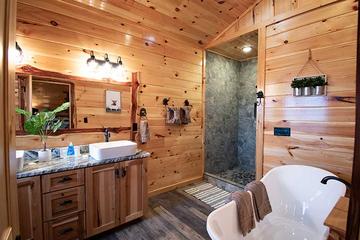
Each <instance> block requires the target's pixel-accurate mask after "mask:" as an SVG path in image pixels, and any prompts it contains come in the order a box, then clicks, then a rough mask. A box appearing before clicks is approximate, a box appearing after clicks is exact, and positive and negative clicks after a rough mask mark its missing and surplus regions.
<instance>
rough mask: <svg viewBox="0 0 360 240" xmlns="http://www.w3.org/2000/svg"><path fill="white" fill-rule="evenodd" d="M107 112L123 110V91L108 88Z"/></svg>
mask: <svg viewBox="0 0 360 240" xmlns="http://www.w3.org/2000/svg"><path fill="white" fill-rule="evenodd" d="M105 98H106V112H118V113H120V112H121V92H117V91H110V90H106V92H105Z"/></svg>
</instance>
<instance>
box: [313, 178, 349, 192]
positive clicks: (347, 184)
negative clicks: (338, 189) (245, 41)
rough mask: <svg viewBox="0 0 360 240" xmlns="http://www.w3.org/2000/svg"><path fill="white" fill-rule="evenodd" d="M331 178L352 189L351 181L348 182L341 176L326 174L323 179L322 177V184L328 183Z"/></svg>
mask: <svg viewBox="0 0 360 240" xmlns="http://www.w3.org/2000/svg"><path fill="white" fill-rule="evenodd" d="M329 180H335V181H339V182H341V183H343V184H345V186H346V187H347V188H349V189H351V184H350V183H349V182H347V181H345V180H344V179H341V178H339V177H335V176H326V177H324V178H323V179H321V181H320V182H321V183H322V184H327V182H328V181H329Z"/></svg>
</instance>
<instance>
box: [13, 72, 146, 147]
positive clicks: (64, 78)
mask: <svg viewBox="0 0 360 240" xmlns="http://www.w3.org/2000/svg"><path fill="white" fill-rule="evenodd" d="M16 74H18V75H22V76H26V75H27V76H28V75H31V76H34V77H36V78H40V79H54V80H56V81H57V82H64V83H71V84H72V85H73V87H72V89H73V90H72V91H74V85H75V84H74V81H75V82H76V81H95V80H91V79H90V78H85V77H78V76H73V75H67V74H62V73H58V72H52V71H46V70H42V69H38V68H36V67H33V66H31V65H21V66H18V67H17V68H16ZM131 77H132V79H131V82H115V81H111V80H107V82H106V83H112V84H118V85H122V86H128V87H129V88H130V90H131V106H130V109H131V112H130V122H131V126H133V125H134V123H136V120H137V118H136V112H137V94H138V88H139V85H140V84H139V73H138V72H134V73H132V75H131ZM97 81H98V80H97ZM104 81H105V80H104ZM71 95H72V100H71V106H72V114H73V116H75V115H74V113H73V111H74V110H75V108H76V106H75V102H74V101H73V99H74V96H75V94H74V93H71ZM71 122H72V125H73V119H71ZM131 126H124V127H123V126H120V127H116V128H114V127H112V128H107V129H108V130H109V131H110V132H113V133H119V132H122V131H131V133H130V139H131V140H135V134H136V132H137V129H134V128H132V127H131ZM103 131H104V128H71V129H62V130H58V131H57V132H56V133H54V134H53V136H59V135H62V134H68V133H89V132H103ZM16 135H17V136H21V135H28V134H26V132H25V131H24V130H20V131H16Z"/></svg>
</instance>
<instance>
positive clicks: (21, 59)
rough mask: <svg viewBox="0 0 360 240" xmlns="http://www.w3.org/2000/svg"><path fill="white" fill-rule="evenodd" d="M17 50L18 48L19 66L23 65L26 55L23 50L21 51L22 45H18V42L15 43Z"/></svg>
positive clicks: (17, 61) (17, 59) (17, 60)
mask: <svg viewBox="0 0 360 240" xmlns="http://www.w3.org/2000/svg"><path fill="white" fill-rule="evenodd" d="M15 48H16V56H15V57H16V63H17V64H21V63H22V61H23V59H24V53H23V50H22V49H21V47H20V45H19V44H18V42H16V43H15Z"/></svg>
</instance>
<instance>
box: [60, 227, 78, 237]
mask: <svg viewBox="0 0 360 240" xmlns="http://www.w3.org/2000/svg"><path fill="white" fill-rule="evenodd" d="M72 231H74V229H73V228H72V227H68V228H65V229H63V230H62V231H60V232H59V234H60V235H65V234H67V233H69V232H72Z"/></svg>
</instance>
